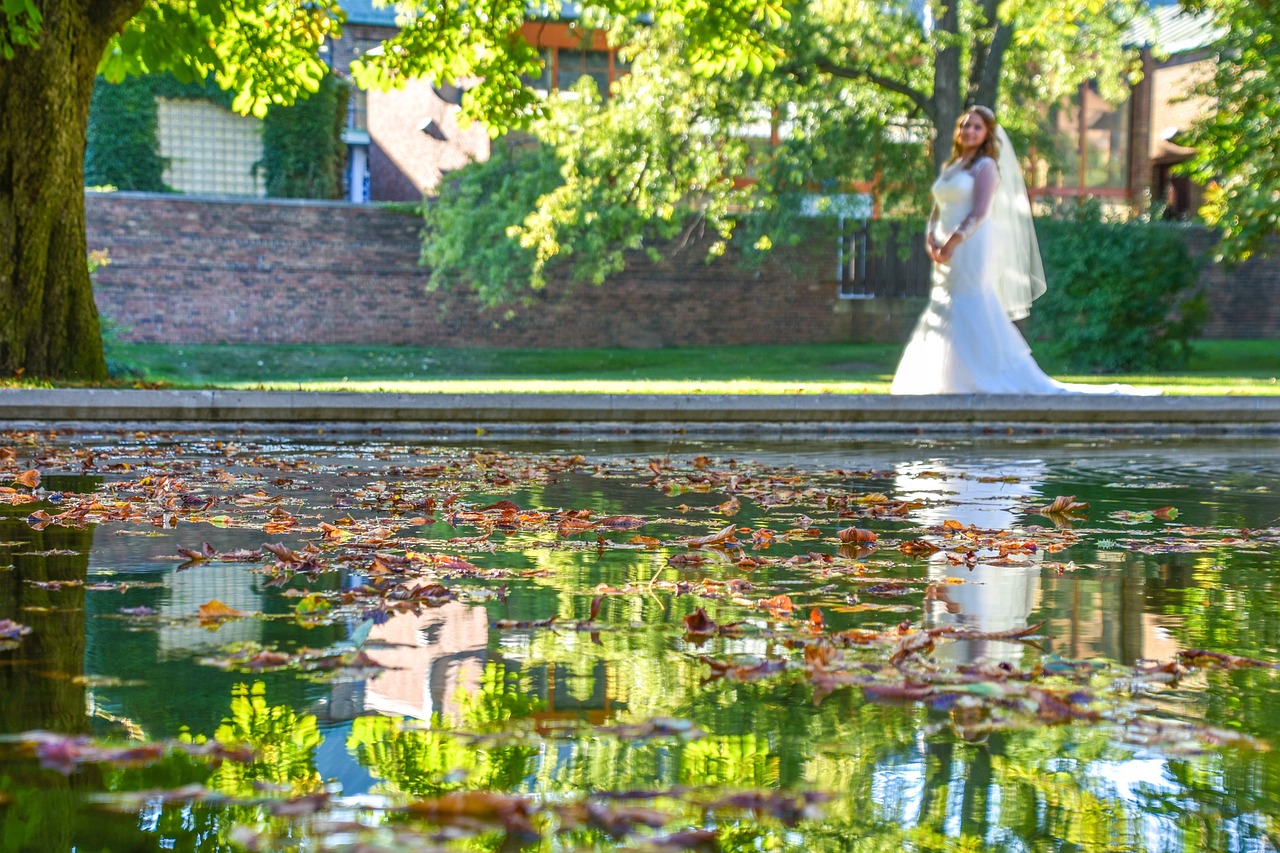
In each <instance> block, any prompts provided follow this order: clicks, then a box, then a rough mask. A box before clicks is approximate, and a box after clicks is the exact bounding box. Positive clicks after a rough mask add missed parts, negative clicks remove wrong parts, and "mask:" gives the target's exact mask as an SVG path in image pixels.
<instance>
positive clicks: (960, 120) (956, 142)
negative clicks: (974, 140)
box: [947, 105, 1000, 166]
mask: <svg viewBox="0 0 1280 853" xmlns="http://www.w3.org/2000/svg"><path fill="white" fill-rule="evenodd" d="M971 115H976V116H977V117H978V118H980V119H982V123H983V125H985V126H986V128H987V138H986V139H984V140H982V144H981V145H979V146H978V151H977V153H976V154H974V155H973V163H976V162H978V161H979V160H981V159H982V158H983V157H990V158H991V159H992V160H993V161H995V162H997V163H999V162H1000V143H999V142H997V141H996V127H997V124H996V114H995V113H994V112H992V111H991V107H983V106H978V105H974V106H972V107H969V108H968V109H967V110H965V111H964V112H962V113H960V115H959V117H957V118H956V127H955V130H954V131H952V133H951V159H950V160H948V161H947V165H948V166H950V165H951V164H952V163H954V162H955V161H957V160H959V159H960V157H961V156H963V154H964V152H963V150H962V149H961V148H960V128H961V126H962V125H964V123H965V120H966V119H968V118H969V116H971ZM973 163H970V164H969V165H973Z"/></svg>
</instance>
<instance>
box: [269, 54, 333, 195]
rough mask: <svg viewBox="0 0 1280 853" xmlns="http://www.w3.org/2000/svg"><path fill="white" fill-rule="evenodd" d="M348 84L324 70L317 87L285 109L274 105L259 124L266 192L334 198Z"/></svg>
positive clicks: (270, 193)
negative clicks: (309, 95)
mask: <svg viewBox="0 0 1280 853" xmlns="http://www.w3.org/2000/svg"><path fill="white" fill-rule="evenodd" d="M350 96H351V87H350V84H349V83H348V82H347V81H346V80H343V79H340V78H338V77H335V76H334V75H333V74H326V75H325V77H324V79H323V80H322V81H321V82H320V90H319V91H317V92H315V93H314V94H312V96H311V97H310V98H307V99H306V100H305V101H298V102H297V103H296V104H294V105H293V106H291V107H283V108H282V107H276V108H275V109H272V110H271V111H270V112H268V113H267V117H266V118H265V119H264V120H263V124H262V163H261V166H262V169H263V171H264V172H265V175H266V181H267V195H269V196H275V197H277V198H339V197H340V196H341V195H342V173H343V170H344V168H345V167H346V162H347V147H346V145H345V144H344V143H343V141H342V130H343V128H344V127H345V126H346V123H347V102H348V100H349V99H350Z"/></svg>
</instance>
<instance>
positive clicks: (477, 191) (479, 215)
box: [421, 143, 564, 306]
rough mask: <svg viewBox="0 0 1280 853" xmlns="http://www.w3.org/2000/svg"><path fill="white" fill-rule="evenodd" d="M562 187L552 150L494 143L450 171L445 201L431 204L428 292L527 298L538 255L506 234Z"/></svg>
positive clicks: (425, 250) (491, 299) (492, 300)
mask: <svg viewBox="0 0 1280 853" xmlns="http://www.w3.org/2000/svg"><path fill="white" fill-rule="evenodd" d="M563 183H564V179H563V177H562V176H561V174H560V159H559V157H557V156H556V153H555V151H554V150H553V149H551V148H550V147H548V146H545V145H533V146H529V147H516V146H509V145H505V144H501V143H499V144H495V145H494V149H493V155H492V156H491V157H490V158H489V159H488V160H486V161H483V162H477V163H468V164H467V165H466V166H464V167H462V168H461V169H458V170H457V171H456V172H453V173H451V174H450V175H449V178H448V180H447V181H446V182H445V184H444V185H442V186H441V188H440V189H441V192H440V196H439V197H438V198H436V199H435V200H433V201H429V202H427V203H426V204H425V206H424V218H425V220H426V229H425V231H424V232H423V243H422V257H421V260H422V264H423V265H424V266H426V267H429V268H430V270H431V277H430V280H429V285H428V289H430V290H440V289H444V290H449V289H453V288H459V287H461V288H467V289H470V290H472V291H474V292H475V294H476V296H478V297H479V299H480V301H481V302H483V303H484V304H486V305H490V306H494V305H500V304H503V303H507V302H511V301H512V300H515V299H517V298H518V297H520V296H527V295H528V294H529V281H530V278H531V277H532V275H533V261H534V254H533V250H532V249H528V248H525V247H523V246H521V245H520V242H519V240H518V239H517V238H516V237H514V236H510V235H508V233H507V229H509V228H511V227H512V226H515V225H519V224H520V223H522V222H523V221H524V219H525V217H526V216H528V215H529V213H530V212H531V211H532V210H534V208H535V207H536V205H537V202H538V199H539V198H540V197H541V196H543V195H545V194H546V193H549V192H551V191H552V190H554V189H555V188H556V187H558V186H560V185H561V184H563Z"/></svg>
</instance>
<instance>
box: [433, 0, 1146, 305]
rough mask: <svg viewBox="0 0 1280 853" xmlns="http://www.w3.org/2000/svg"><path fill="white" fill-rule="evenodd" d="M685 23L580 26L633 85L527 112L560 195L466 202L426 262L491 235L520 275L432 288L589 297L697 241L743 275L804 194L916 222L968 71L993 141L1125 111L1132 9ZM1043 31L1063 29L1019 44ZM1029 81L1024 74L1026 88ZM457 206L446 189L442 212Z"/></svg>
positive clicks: (904, 9)
mask: <svg viewBox="0 0 1280 853" xmlns="http://www.w3.org/2000/svg"><path fill="white" fill-rule="evenodd" d="M697 5H698V4H696V3H692V2H691V3H688V4H675V5H674V6H672V7H671V8H670V9H664V10H662V11H660V12H658V13H657V14H655V15H654V16H653V17H652V19H651V24H650V25H647V26H636V25H635V24H634V22H633V20H631V19H628V18H626V17H625V16H610V14H609V11H610V6H609V4H598V5H595V6H592V7H590V9H591V15H590V16H588V20H589V21H590V22H591V23H593V24H595V25H596V26H598V27H601V28H605V29H607V30H608V32H609V34H610V40H611V42H612V43H614V44H620V45H624V46H625V47H624V49H623V53H624V55H625V57H626V58H628V59H629V60H630V62H631V73H630V74H629V75H627V76H624V77H622V78H621V79H619V80H618V81H616V82H615V84H614V86H613V90H612V91H611V92H610V93H608V97H607V98H604V97H602V93H597V92H596V91H595V90H594V88H593V87H592V85H591V83H590V81H583V82H582V83H580V84H579V88H578V89H577V90H576V91H574V92H569V93H563V92H562V93H553V94H552V95H551V96H550V97H549V98H547V100H546V101H545V103H544V104H542V107H541V117H540V118H539V119H538V120H537V121H534V122H533V123H532V124H531V125H530V130H531V133H532V134H533V135H534V136H535V138H537V139H538V140H540V141H541V142H543V143H544V144H546V145H548V146H550V147H552V148H554V149H555V152H556V154H557V156H558V157H559V160H560V162H561V170H560V171H561V178H562V179H561V180H560V181H559V183H558V184H557V185H556V186H554V187H552V188H551V189H548V190H546V191H544V192H543V193H542V194H540V195H536V196H535V198H534V203H533V204H532V205H530V206H529V207H527V208H525V209H523V210H521V209H518V207H517V205H516V204H515V203H514V199H503V200H502V201H500V202H493V203H491V204H490V205H489V206H488V207H487V208H486V209H485V211H484V213H483V214H481V213H476V214H474V215H471V216H469V215H467V214H466V212H465V210H464V208H465V207H466V206H468V205H471V204H473V203H474V201H475V198H474V197H467V198H466V199H459V200H457V201H449V202H447V203H448V204H449V205H450V206H451V215H450V216H448V217H441V218H439V219H438V220H437V221H436V222H435V225H436V228H435V229H434V230H432V231H431V232H430V233H429V235H428V237H427V243H428V248H427V249H426V253H427V254H439V253H441V252H440V250H438V249H434V248H431V245H432V243H435V242H438V241H444V242H445V244H446V245H449V246H461V245H466V246H472V245H475V244H476V242H478V241H475V240H473V239H472V235H473V234H475V233H477V231H478V229H481V228H485V229H489V230H492V231H494V232H497V231H502V232H505V233H509V234H512V235H514V236H515V237H517V238H518V239H519V241H520V245H521V246H522V247H524V248H525V249H527V250H530V251H531V252H532V265H531V266H530V264H529V262H528V256H526V255H524V254H521V253H519V252H515V251H514V250H512V249H510V247H504V249H503V252H502V254H501V255H498V254H496V253H494V252H485V253H484V257H483V258H482V260H481V262H480V263H479V264H478V265H476V267H475V269H470V268H469V266H470V265H469V264H468V263H467V262H466V260H465V259H458V260H456V261H452V262H451V264H450V269H452V270H457V271H458V273H459V274H458V275H456V276H454V275H450V276H441V277H439V278H438V279H437V280H436V281H435V283H436V285H437V286H456V285H458V284H464V285H467V286H470V287H472V288H473V289H475V290H477V291H478V292H481V293H482V295H483V298H484V300H485V301H486V302H487V303H489V304H494V303H495V302H497V301H500V300H508V299H512V298H514V297H515V296H516V295H517V294H518V293H519V292H520V290H521V289H522V288H523V287H524V286H525V285H526V284H527V285H530V286H532V287H534V288H538V287H541V286H543V285H544V284H545V283H546V278H547V275H548V271H549V269H550V268H551V267H553V266H555V265H557V264H560V265H561V266H560V269H561V270H562V271H566V272H568V273H570V274H571V275H572V277H573V278H575V279H578V280H587V281H591V282H594V283H597V284H598V283H601V282H602V281H604V280H605V279H606V278H607V277H608V276H610V275H613V274H615V273H617V272H619V271H620V270H621V269H623V267H624V266H625V263H626V256H627V253H628V252H635V251H644V252H646V253H648V254H649V256H650V257H651V258H654V259H657V258H658V257H661V256H662V255H664V254H669V253H674V252H678V251H684V250H687V248H688V247H689V246H690V245H692V244H693V243H694V242H697V241H699V240H700V238H703V237H707V236H709V237H710V239H709V240H707V241H706V242H705V243H703V245H704V246H705V247H706V248H705V249H702V251H706V252H708V254H709V255H710V256H715V255H719V254H722V253H723V252H724V251H726V249H727V246H728V243H729V240H730V239H731V238H733V239H734V242H735V245H736V246H737V248H738V249H739V250H740V254H741V256H743V257H745V258H747V259H748V260H750V259H751V256H752V255H754V254H756V253H758V252H761V251H765V250H767V249H768V248H770V247H773V246H778V245H787V244H795V243H796V242H798V241H799V240H800V239H802V238H803V235H804V234H805V233H806V231H808V230H809V226H808V224H807V223H806V222H805V221H804V219H805V217H804V216H803V213H802V212H803V209H804V206H805V204H806V202H807V201H808V200H809V197H811V196H812V194H813V193H815V192H817V193H821V194H838V193H849V192H854V191H856V189H857V188H861V189H863V190H865V189H867V188H870V187H874V192H875V193H876V196H877V199H878V201H879V203H880V205H881V208H882V209H883V210H885V211H886V212H890V213H895V214H899V213H907V212H919V210H920V208H921V206H922V205H923V204H924V203H925V201H926V193H925V191H924V188H925V187H927V186H928V184H929V182H930V180H931V179H932V173H933V169H934V163H933V157H932V154H931V151H930V145H928V144H927V143H929V142H931V141H932V140H933V138H934V134H935V132H936V133H937V134H938V138H939V139H941V140H942V141H941V143H939V144H942V145H945V146H947V147H949V136H950V125H949V121H950V119H949V118H948V116H950V115H954V113H955V111H958V110H959V108H960V104H961V103H962V101H963V100H964V98H966V97H975V96H977V95H979V94H983V92H984V89H983V87H984V86H985V85H987V84H986V83H984V82H983V81H984V79H985V78H984V77H983V73H984V72H983V69H987V71H986V74H987V76H991V75H992V74H994V75H995V77H994V78H993V79H995V80H997V81H1000V82H1001V86H1000V88H999V91H1000V94H1001V96H1002V97H1001V101H1000V103H1001V104H1003V105H1005V108H1004V109H1003V110H1002V116H1003V118H1004V121H1005V124H1006V125H1007V126H1008V127H1009V128H1010V130H1011V131H1012V132H1013V134H1014V136H1015V137H1019V136H1020V137H1021V138H1023V139H1026V138H1027V137H1029V136H1030V135H1031V134H1032V133H1033V132H1034V128H1036V127H1037V126H1038V124H1039V123H1040V122H1041V120H1042V115H1043V111H1044V109H1045V108H1046V106H1047V105H1049V104H1052V103H1054V102H1055V101H1056V100H1058V99H1059V98H1061V97H1063V96H1064V95H1066V94H1068V93H1071V92H1073V91H1075V90H1076V88H1077V87H1078V86H1079V84H1080V83H1081V82H1082V81H1084V80H1086V79H1089V78H1090V77H1095V76H1096V77H1097V78H1098V79H1099V87H1100V89H1101V90H1102V91H1103V93H1104V94H1107V95H1110V96H1113V97H1115V96H1118V95H1120V94H1121V93H1123V92H1124V88H1125V83H1126V82H1127V74H1128V71H1129V68H1130V60H1131V58H1132V57H1131V51H1129V50H1128V49H1126V48H1125V47H1124V46H1123V32H1124V30H1125V27H1126V26H1127V25H1128V24H1129V22H1130V21H1131V20H1132V19H1133V17H1134V16H1135V14H1137V9H1138V8H1139V7H1140V4H1138V3H1137V2H1134V0H1126V2H1120V3H1106V4H1103V3H1099V2H1096V0H1076V2H1073V3H1068V4H1057V3H1047V2H1039V1H1038V0H1036V2H1027V3H1020V4H1016V5H1011V6H1009V7H1008V9H1006V10H1005V17H1003V18H1000V19H999V20H998V21H997V20H994V19H989V18H988V17H987V15H988V13H987V12H985V11H984V10H985V9H986V8H987V7H986V6H985V5H984V4H980V3H976V2H966V3H963V4H961V6H960V13H959V15H958V17H957V18H956V20H954V21H951V22H950V23H949V24H948V26H949V29H948V28H947V27H943V26H941V24H938V25H936V26H935V27H934V28H932V29H930V30H926V29H925V28H924V26H923V24H922V21H921V19H920V16H919V15H918V9H917V6H916V5H915V4H912V3H908V2H905V0H904V2H901V3H890V4H888V5H887V6H886V5H885V4H884V3H883V2H874V0H855V2H841V3H834V2H822V0H808V2H795V3H791V4H788V5H787V6H786V7H785V8H781V7H779V8H778V9H776V10H771V9H769V8H765V7H759V8H755V9H754V11H750V12H749V11H748V6H754V4H747V5H743V6H741V7H740V6H738V5H736V4H730V5H729V6H727V7H726V8H724V9H721V10H718V11H717V10H707V9H701V7H700V6H699V7H698V8H693V7H694V6H697ZM677 7H678V8H679V10H680V11H674V10H676V9H677ZM637 8H639V7H637ZM615 11H616V10H615ZM633 11H634V10H633ZM743 15H746V16H747V17H746V18H742V17H741V16H743ZM1046 15H1048V16H1051V17H1052V19H1053V20H1054V21H1056V22H1059V23H1060V24H1061V26H1059V27H1056V28H1049V29H1045V28H1043V27H1038V26H1036V24H1037V22H1039V21H1041V19H1042V18H1043V17H1044V16H1046ZM753 16H754V17H753ZM747 19H750V20H752V21H754V22H755V24H754V30H753V35H752V36H751V38H750V39H748V40H747V42H750V46H749V47H748V46H744V45H746V44H747V42H741V41H739V42H735V44H737V45H738V46H739V48H737V49H740V52H738V53H734V52H733V51H732V50H730V49H729V48H728V47H727V46H723V47H724V51H722V52H723V53H725V55H724V56H720V57H718V58H717V57H712V56H708V55H706V53H705V47H706V44H708V43H709V42H714V41H715V38H716V37H715V35H714V34H713V33H712V32H711V31H710V30H707V29H706V28H714V27H713V23H712V22H719V23H718V24H715V26H720V27H723V28H724V32H725V33H726V34H727V35H726V38H728V37H733V38H736V36H733V35H732V34H733V33H735V32H736V29H735V27H736V26H737V24H736V23H735V22H738V23H741V21H742V20H747ZM691 21H692V22H691ZM704 30H706V31H704ZM1011 33H1022V34H1023V35H1022V37H1019V38H1013V37H1012V36H1011V35H1010V34H1011ZM953 48H954V49H959V50H960V60H959V65H958V66H957V70H956V75H955V76H954V79H951V78H946V79H948V80H950V83H948V84H946V85H944V83H945V82H946V81H945V80H944V79H943V77H942V76H939V75H941V74H942V72H941V71H939V70H938V68H937V67H936V63H935V60H936V58H937V56H938V55H939V51H942V50H944V49H947V50H950V49H953ZM730 54H732V55H730ZM1028 67H1034V68H1036V69H1038V71H1037V73H1035V74H1026V73H1023V71H1024V70H1025V69H1026V68H1028ZM963 69H967V71H966V70H963ZM1015 70H1016V71H1017V73H1014V71H1015ZM948 86H951V88H948ZM984 97H985V95H984ZM992 97H994V92H993V93H992ZM997 106H999V104H997ZM948 110H950V111H951V112H948ZM944 124H945V125H946V127H942V126H941V125H944ZM460 187H461V184H459V185H455V187H446V188H445V190H444V192H443V193H442V198H444V199H448V197H449V195H450V193H451V192H453V191H455V188H460ZM454 208H456V209H459V210H462V213H460V214H459V215H452V209H454ZM495 215H496V216H499V218H498V219H497V220H496V221H494V220H492V219H491V218H490V217H492V216H495ZM453 229H457V230H456V233H451V232H453ZM735 234H736V236H735ZM494 261H500V262H501V263H498V264H497V265H494V263H493V262H494ZM507 262H509V263H507Z"/></svg>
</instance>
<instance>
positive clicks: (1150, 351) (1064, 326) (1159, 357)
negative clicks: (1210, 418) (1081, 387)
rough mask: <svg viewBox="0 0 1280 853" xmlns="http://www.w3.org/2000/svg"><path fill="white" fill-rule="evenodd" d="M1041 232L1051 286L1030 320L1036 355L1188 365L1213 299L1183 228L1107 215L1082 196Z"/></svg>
mask: <svg viewBox="0 0 1280 853" xmlns="http://www.w3.org/2000/svg"><path fill="white" fill-rule="evenodd" d="M1036 230H1037V232H1038V233H1039V236H1040V250H1041V254H1042V255H1043V257H1044V267H1045V275H1046V277H1047V279H1048V284H1049V289H1048V292H1047V293H1046V294H1045V295H1044V296H1042V297H1040V299H1038V300H1036V303H1035V305H1034V306H1033V307H1032V310H1031V317H1030V318H1029V319H1028V320H1027V326H1026V330H1027V337H1028V338H1030V339H1032V340H1033V341H1035V343H1036V355H1037V357H1044V359H1045V360H1046V361H1048V362H1051V363H1053V364H1054V365H1055V366H1059V367H1062V368H1065V369H1069V370H1074V371H1081V372H1091V373H1117V372H1133V371H1143V370H1168V369H1171V368H1179V367H1184V366H1185V365H1186V363H1187V358H1188V356H1189V354H1190V341H1191V338H1192V337H1194V336H1195V335H1196V334H1197V333H1198V332H1199V330H1200V329H1201V328H1202V327H1203V324H1204V321H1205V319H1206V318H1207V315H1208V306H1207V302H1206V300H1205V297H1204V294H1203V293H1201V292H1200V291H1199V290H1198V289H1197V287H1196V283H1197V280H1198V278H1199V269H1200V268H1199V263H1198V262H1197V261H1195V260H1194V259H1193V258H1192V257H1191V254H1190V252H1189V251H1188V250H1187V247H1186V242H1185V240H1184V234H1183V227H1181V226H1177V225H1171V224H1162V223H1153V222H1144V221H1133V222H1105V221H1103V219H1102V216H1101V213H1100V208H1099V207H1098V205H1097V204H1096V203H1089V202H1085V203H1083V204H1080V205H1078V206H1077V207H1076V208H1075V209H1073V210H1071V211H1069V212H1068V214H1067V215H1066V216H1065V217H1062V218H1059V219H1051V220H1042V221H1039V222H1037V224H1036Z"/></svg>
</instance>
